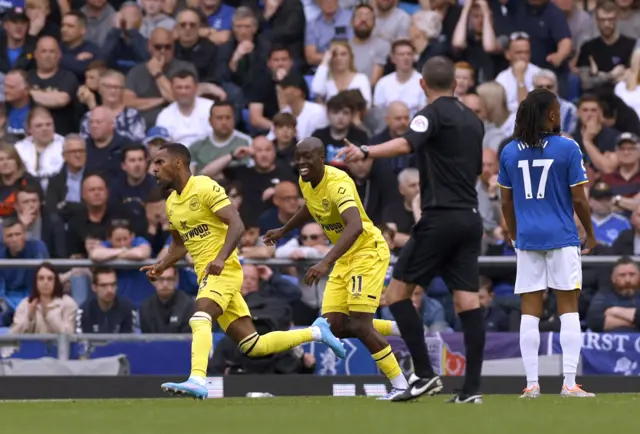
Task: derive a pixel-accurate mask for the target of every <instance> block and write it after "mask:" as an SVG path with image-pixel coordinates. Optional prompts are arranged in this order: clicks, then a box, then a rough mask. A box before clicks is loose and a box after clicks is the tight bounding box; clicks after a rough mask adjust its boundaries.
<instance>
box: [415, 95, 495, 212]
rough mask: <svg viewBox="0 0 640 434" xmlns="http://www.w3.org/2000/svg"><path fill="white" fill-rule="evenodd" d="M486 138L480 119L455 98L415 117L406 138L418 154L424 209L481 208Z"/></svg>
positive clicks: (433, 105)
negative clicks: (478, 190)
mask: <svg viewBox="0 0 640 434" xmlns="http://www.w3.org/2000/svg"><path fill="white" fill-rule="evenodd" d="M483 137H484V125H483V123H482V121H481V120H480V118H478V116H477V115H476V114H475V113H474V112H473V111H471V110H470V109H468V108H467V107H466V106H465V105H464V104H462V103H461V102H460V101H458V99H456V98H454V97H440V98H438V99H437V100H435V101H434V102H433V103H432V104H429V105H428V106H426V107H425V108H423V109H422V110H420V111H419V112H418V114H417V115H416V116H415V117H414V118H413V120H412V121H411V126H410V128H409V131H407V132H406V133H405V135H404V138H405V139H406V140H407V141H408V142H409V145H411V147H412V148H413V150H414V152H415V154H416V159H417V165H418V170H419V171H420V198H421V201H422V209H423V210H427V209H471V208H477V207H478V197H477V194H476V181H477V179H478V175H480V173H481V172H482V138H483Z"/></svg>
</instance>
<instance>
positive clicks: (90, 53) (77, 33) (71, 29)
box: [60, 11, 102, 83]
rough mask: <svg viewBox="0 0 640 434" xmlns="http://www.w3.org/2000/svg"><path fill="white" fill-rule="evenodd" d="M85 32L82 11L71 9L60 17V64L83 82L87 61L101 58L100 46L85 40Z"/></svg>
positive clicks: (85, 25) (85, 24)
mask: <svg viewBox="0 0 640 434" xmlns="http://www.w3.org/2000/svg"><path fill="white" fill-rule="evenodd" d="M86 34H87V17H86V16H85V15H84V14H83V13H82V12H78V11H71V12H68V13H67V14H66V15H65V16H64V17H63V18H62V29H61V31H60V35H61V39H62V41H61V43H60V47H61V49H62V58H61V59H60V66H61V67H62V68H64V69H66V70H68V71H71V72H73V73H74V74H75V75H76V77H77V78H78V81H79V82H80V83H83V82H84V73H85V72H86V71H87V67H88V66H89V63H91V62H93V61H94V60H99V59H101V58H102V54H101V52H100V48H99V47H98V46H97V45H96V44H94V43H93V42H90V41H87V40H86V39H85V36H86Z"/></svg>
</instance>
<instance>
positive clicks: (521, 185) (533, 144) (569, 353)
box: [498, 89, 596, 398]
mask: <svg viewBox="0 0 640 434" xmlns="http://www.w3.org/2000/svg"><path fill="white" fill-rule="evenodd" d="M559 131H560V104H559V103H558V100H557V98H556V96H555V95H554V94H553V93H551V92H550V91H548V90H545V89H536V90H534V91H532V92H531V93H529V95H527V97H526V98H525V100H524V101H522V104H520V107H519V108H518V113H517V115H516V127H515V130H514V134H513V141H511V142H510V143H509V144H508V145H507V146H505V148H504V150H503V151H502V154H501V155H500V173H499V174H498V183H499V184H500V186H501V187H502V188H501V193H502V211H503V213H504V218H505V221H506V223H507V227H508V228H509V233H510V235H511V240H512V241H513V243H514V247H515V249H516V257H517V271H516V284H515V293H516V294H518V295H520V301H521V308H522V318H521V320H520V352H521V354H522V361H523V363H524V370H525V373H526V374H527V387H526V388H525V389H524V393H523V395H522V398H537V397H538V396H540V386H539V385H538V348H539V347H540V330H539V327H538V326H539V323H540V316H541V314H542V303H543V295H544V293H545V292H546V291H547V289H552V290H554V292H555V295H556V300H557V302H558V314H559V316H560V324H561V325H560V346H561V347H562V369H563V373H564V384H563V386H562V390H561V392H560V394H561V395H562V396H568V397H576V398H590V397H593V396H594V395H593V394H592V393H588V392H585V391H584V390H582V389H581V388H580V386H579V385H577V384H576V369H577V366H578V360H579V359H580V348H581V346H582V336H581V332H580V317H579V314H578V297H579V294H580V288H581V285H582V260H581V257H580V254H581V251H580V239H579V236H578V228H577V227H576V222H575V220H574V217H573V216H574V209H575V213H576V214H577V216H578V218H579V219H580V222H581V223H582V225H583V226H584V229H585V232H586V234H587V242H586V246H585V248H584V250H582V253H583V254H585V253H589V251H590V250H591V249H592V248H593V247H595V245H596V240H595V236H594V234H593V227H592V226H591V215H590V210H589V202H588V200H587V197H586V194H585V189H584V185H583V184H585V183H587V182H588V179H587V172H586V170H585V168H584V164H583V162H582V152H581V151H580V147H579V146H578V144H577V143H576V142H574V141H573V140H571V139H568V138H566V137H562V136H560V135H559V134H556V133H558V132H559Z"/></svg>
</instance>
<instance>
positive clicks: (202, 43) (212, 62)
mask: <svg viewBox="0 0 640 434" xmlns="http://www.w3.org/2000/svg"><path fill="white" fill-rule="evenodd" d="M200 24H201V20H200V15H199V14H198V12H197V11H196V10H195V9H185V10H183V11H182V12H180V13H179V14H178V16H177V18H176V26H175V33H176V42H175V47H174V50H175V53H176V54H175V56H176V59H180V60H182V61H185V62H189V63H191V64H193V66H195V68H196V70H197V71H198V77H199V78H200V81H202V82H208V83H219V82H220V80H219V78H220V77H219V76H218V75H217V73H218V47H217V46H216V45H215V44H214V43H213V42H211V41H210V40H209V39H208V38H206V37H202V36H200V34H199V30H200Z"/></svg>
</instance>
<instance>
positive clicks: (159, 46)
mask: <svg viewBox="0 0 640 434" xmlns="http://www.w3.org/2000/svg"><path fill="white" fill-rule="evenodd" d="M153 48H154V49H155V50H156V51H163V50H164V51H170V50H171V49H172V48H173V45H171V44H154V45H153Z"/></svg>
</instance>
